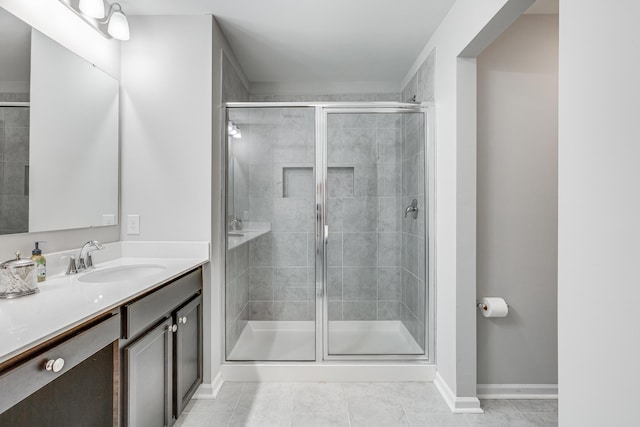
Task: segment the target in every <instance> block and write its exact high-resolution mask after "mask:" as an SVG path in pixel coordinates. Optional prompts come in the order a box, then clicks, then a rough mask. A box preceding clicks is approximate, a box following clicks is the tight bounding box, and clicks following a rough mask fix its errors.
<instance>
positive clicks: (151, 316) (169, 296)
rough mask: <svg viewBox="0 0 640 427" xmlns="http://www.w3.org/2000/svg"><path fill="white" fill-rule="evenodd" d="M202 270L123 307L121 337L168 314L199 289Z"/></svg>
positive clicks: (125, 336)
mask: <svg viewBox="0 0 640 427" xmlns="http://www.w3.org/2000/svg"><path fill="white" fill-rule="evenodd" d="M201 283H202V270H201V269H197V270H195V271H193V272H191V273H189V274H187V275H186V276H183V277H181V278H179V279H176V280H175V281H174V282H172V283H170V284H168V285H166V286H165V287H163V288H160V289H158V290H157V291H155V292H153V293H152V294H150V295H147V296H146V297H144V298H142V299H140V300H138V301H136V302H133V303H131V304H127V305H125V306H124V307H123V313H124V317H125V320H124V322H123V333H122V335H123V338H125V339H129V338H131V337H133V336H135V335H137V334H138V333H140V332H142V331H144V330H145V329H147V328H148V327H149V326H152V325H153V324H154V323H155V322H157V321H158V320H159V319H161V318H162V317H163V316H165V315H167V314H169V313H170V312H171V311H172V310H173V309H175V308H176V307H178V306H179V305H180V304H182V303H183V302H184V301H186V300H187V299H189V298H191V296H192V295H194V294H195V293H197V292H198V291H199V290H200V285H201Z"/></svg>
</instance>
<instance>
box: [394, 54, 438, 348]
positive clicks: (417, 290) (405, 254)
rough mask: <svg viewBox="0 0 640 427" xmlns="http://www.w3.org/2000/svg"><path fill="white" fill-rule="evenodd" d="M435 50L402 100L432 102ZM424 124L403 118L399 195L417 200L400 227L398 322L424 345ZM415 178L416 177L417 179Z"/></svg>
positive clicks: (425, 61)
mask: <svg viewBox="0 0 640 427" xmlns="http://www.w3.org/2000/svg"><path fill="white" fill-rule="evenodd" d="M436 54H437V52H436V50H435V49H434V50H432V51H431V52H430V53H429V55H428V56H427V58H426V59H425V60H424V62H423V63H422V64H421V65H420V67H419V68H418V71H417V72H416V73H415V74H414V75H413V76H412V78H411V79H410V80H409V82H408V83H407V85H406V86H405V87H404V88H403V90H402V100H403V101H408V100H410V99H411V98H412V97H414V96H415V100H416V101H417V102H434V101H435V65H436ZM421 126H424V124H421V123H417V122H415V121H413V119H410V120H405V121H403V136H404V147H403V169H402V172H403V174H402V195H403V198H404V204H405V206H408V204H409V203H411V200H413V199H414V198H416V199H417V200H418V208H419V209H420V210H419V211H418V219H417V221H405V222H404V223H403V227H402V295H403V302H404V304H403V305H402V307H403V312H402V322H403V323H404V324H405V326H406V327H407V329H408V330H409V332H411V334H412V335H413V337H414V339H415V340H416V341H417V342H418V344H420V345H421V346H422V347H423V348H424V344H425V343H424V337H425V331H424V327H425V319H424V316H425V307H424V306H423V305H422V303H423V302H424V301H425V298H424V292H426V286H425V283H426V282H425V276H426V271H427V269H426V262H428V260H427V259H426V257H425V230H424V224H425V218H424V215H425V214H426V211H427V209H426V208H427V206H426V201H425V200H424V197H423V195H424V194H425V192H424V190H423V188H416V184H417V183H420V185H424V181H425V180H424V175H421V174H422V173H423V172H424V171H425V170H426V165H424V166H422V165H420V164H419V162H420V161H421V160H420V159H424V158H425V157H424V149H425V146H424V145H423V144H420V145H416V144H414V143H412V141H413V140H414V139H413V135H414V134H415V133H416V132H417V133H418V134H419V135H420V137H422V135H423V133H424V128H423V127H421ZM418 178H419V179H418Z"/></svg>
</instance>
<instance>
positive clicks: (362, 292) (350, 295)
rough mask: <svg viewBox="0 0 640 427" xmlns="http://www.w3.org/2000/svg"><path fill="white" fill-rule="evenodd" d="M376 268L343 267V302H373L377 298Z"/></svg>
mask: <svg viewBox="0 0 640 427" xmlns="http://www.w3.org/2000/svg"><path fill="white" fill-rule="evenodd" d="M377 273H378V272H377V269H376V268H354V267H344V273H343V280H344V283H343V291H342V292H343V297H344V301H375V300H377V298H378V277H377Z"/></svg>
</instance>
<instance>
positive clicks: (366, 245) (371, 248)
mask: <svg viewBox="0 0 640 427" xmlns="http://www.w3.org/2000/svg"><path fill="white" fill-rule="evenodd" d="M343 238H344V241H343V251H344V255H343V262H344V265H345V266H375V265H376V263H377V259H378V242H377V234H376V233H364V232H363V233H344V237H343Z"/></svg>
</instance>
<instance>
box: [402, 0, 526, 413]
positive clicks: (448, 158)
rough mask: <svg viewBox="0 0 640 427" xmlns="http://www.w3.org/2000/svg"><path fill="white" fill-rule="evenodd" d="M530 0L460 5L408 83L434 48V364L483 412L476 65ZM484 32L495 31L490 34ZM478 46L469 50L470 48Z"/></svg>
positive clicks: (465, 403)
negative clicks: (477, 264)
mask: <svg viewBox="0 0 640 427" xmlns="http://www.w3.org/2000/svg"><path fill="white" fill-rule="evenodd" d="M531 3H532V1H531V0H510V1H507V0H487V1H483V2H478V1H474V0H458V1H457V2H456V3H455V4H454V5H453V7H452V8H451V10H450V11H449V13H448V14H447V16H446V17H445V19H444V20H443V21H442V23H441V24H440V26H439V27H438V29H437V30H436V32H435V33H434V35H433V36H432V38H431V39H430V40H429V42H428V43H427V45H426V46H425V48H424V49H423V51H422V53H421V54H420V56H419V57H418V58H417V60H416V61H415V63H414V65H413V66H412V67H411V69H410V70H409V72H408V73H407V77H406V78H405V80H404V81H403V84H402V87H404V86H406V85H407V83H409V80H410V79H411V78H412V77H413V75H414V74H415V72H416V71H417V70H418V68H419V67H420V65H421V64H422V63H423V62H424V60H425V59H426V58H427V56H428V55H429V53H431V51H432V50H433V49H436V72H435V102H436V114H435V116H436V125H435V128H436V169H437V170H436V174H437V175H436V186H437V206H436V221H437V224H436V239H437V240H436V251H437V259H436V286H437V290H436V299H437V304H436V305H437V325H436V328H437V330H436V338H437V343H436V351H437V354H436V358H437V364H438V374H439V377H440V378H441V379H442V380H443V381H444V383H446V386H447V387H448V388H450V390H451V392H452V394H453V395H454V399H455V402H450V404H453V405H454V406H456V408H457V409H460V410H464V408H465V407H468V408H471V409H473V408H474V407H477V406H478V401H477V399H475V395H476V311H475V310H476V308H475V288H476V283H475V276H476V271H475V233H476V229H475V203H476V200H475V186H476V178H475V164H476V157H475V116H476V109H475V75H476V70H475V61H474V60H467V59H459V57H460V56H461V55H462V54H463V52H464V53H465V54H466V55H467V56H473V51H472V50H476V51H477V52H476V54H477V53H479V52H480V51H481V50H482V49H484V47H486V46H487V45H488V44H490V43H491V42H492V41H493V39H495V37H496V36H497V35H498V34H499V33H500V32H501V31H502V30H503V29H504V28H506V27H507V26H508V25H509V24H510V23H511V22H513V20H514V19H515V18H517V17H518V16H519V15H520V14H521V13H522V12H523V11H524V10H526V8H527V7H528V6H529V5H530V4H531ZM485 27H490V28H489V30H487V29H486V28H485ZM469 46H471V47H473V49H472V50H471V51H468V52H465V49H469Z"/></svg>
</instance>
